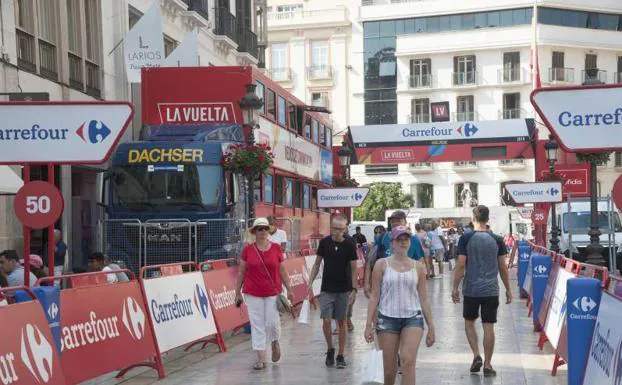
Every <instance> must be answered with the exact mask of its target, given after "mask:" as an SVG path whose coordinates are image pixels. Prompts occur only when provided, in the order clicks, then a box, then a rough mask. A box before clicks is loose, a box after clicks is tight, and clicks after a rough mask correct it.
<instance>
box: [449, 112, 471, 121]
mask: <svg viewBox="0 0 622 385" xmlns="http://www.w3.org/2000/svg"><path fill="white" fill-rule="evenodd" d="M451 116H452V120H453V121H454V122H471V121H474V120H476V118H477V113H476V112H475V111H466V112H453V113H452V114H451Z"/></svg>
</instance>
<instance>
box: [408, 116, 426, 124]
mask: <svg viewBox="0 0 622 385" xmlns="http://www.w3.org/2000/svg"><path fill="white" fill-rule="evenodd" d="M408 121H409V122H410V123H430V114H414V115H408Z"/></svg>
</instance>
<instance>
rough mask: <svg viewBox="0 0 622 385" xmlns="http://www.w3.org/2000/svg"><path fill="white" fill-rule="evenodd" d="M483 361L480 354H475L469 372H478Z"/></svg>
mask: <svg viewBox="0 0 622 385" xmlns="http://www.w3.org/2000/svg"><path fill="white" fill-rule="evenodd" d="M483 364H484V362H483V361H482V357H481V356H477V357H475V358H474V359H473V363H472V364H471V373H478V372H479V371H480V369H481V368H482V365H483Z"/></svg>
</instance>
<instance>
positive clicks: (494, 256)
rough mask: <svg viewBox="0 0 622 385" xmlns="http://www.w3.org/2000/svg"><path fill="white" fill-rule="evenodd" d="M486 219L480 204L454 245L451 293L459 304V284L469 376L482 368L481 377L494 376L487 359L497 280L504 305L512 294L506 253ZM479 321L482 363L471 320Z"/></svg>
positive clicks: (492, 333) (494, 320)
mask: <svg viewBox="0 0 622 385" xmlns="http://www.w3.org/2000/svg"><path fill="white" fill-rule="evenodd" d="M489 216H490V210H489V209H488V207H486V206H483V205H480V206H476V207H475V208H474V209H473V223H474V228H473V231H469V232H467V231H465V232H464V234H463V235H462V237H460V240H459V242H458V261H457V262H456V268H455V272H454V274H455V275H454V286H453V291H452V294H451V297H452V300H453V302H454V303H459V302H460V290H459V287H460V282H461V281H462V280H463V278H464V283H463V284H462V294H463V296H464V305H463V310H462V315H463V317H464V323H465V325H464V328H465V332H466V336H467V340H468V341H469V345H470V346H471V350H472V352H473V363H472V364H471V369H470V370H471V373H478V372H479V371H480V369H481V368H482V365H483V366H484V376H486V377H490V376H495V375H496V374H497V372H496V371H495V370H494V369H493V367H492V364H491V360H492V355H493V351H494V347H495V329H494V325H495V323H497V310H498V308H499V281H498V279H497V274H499V275H500V276H501V280H502V281H503V285H504V286H505V297H506V303H507V304H509V303H511V302H512V291H511V289H510V280H509V277H508V268H507V265H506V264H505V258H506V256H507V250H506V248H505V244H504V243H503V238H501V237H500V236H498V235H496V234H493V233H492V232H491V231H490V230H489V229H487V227H486V224H487V223H488V220H489ZM480 314H481V318H482V325H483V327H484V361H483V362H482V357H481V355H480V351H479V343H478V337H477V331H476V330H475V321H476V320H477V318H479V317H480Z"/></svg>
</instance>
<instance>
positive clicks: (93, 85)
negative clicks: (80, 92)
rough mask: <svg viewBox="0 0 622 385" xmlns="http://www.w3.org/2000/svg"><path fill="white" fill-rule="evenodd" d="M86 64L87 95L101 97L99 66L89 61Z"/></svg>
mask: <svg viewBox="0 0 622 385" xmlns="http://www.w3.org/2000/svg"><path fill="white" fill-rule="evenodd" d="M85 64H86V93H87V94H88V95H91V96H93V97H96V98H100V97H101V86H100V71H99V66H98V65H97V64H95V63H91V62H89V61H86V62H85Z"/></svg>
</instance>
